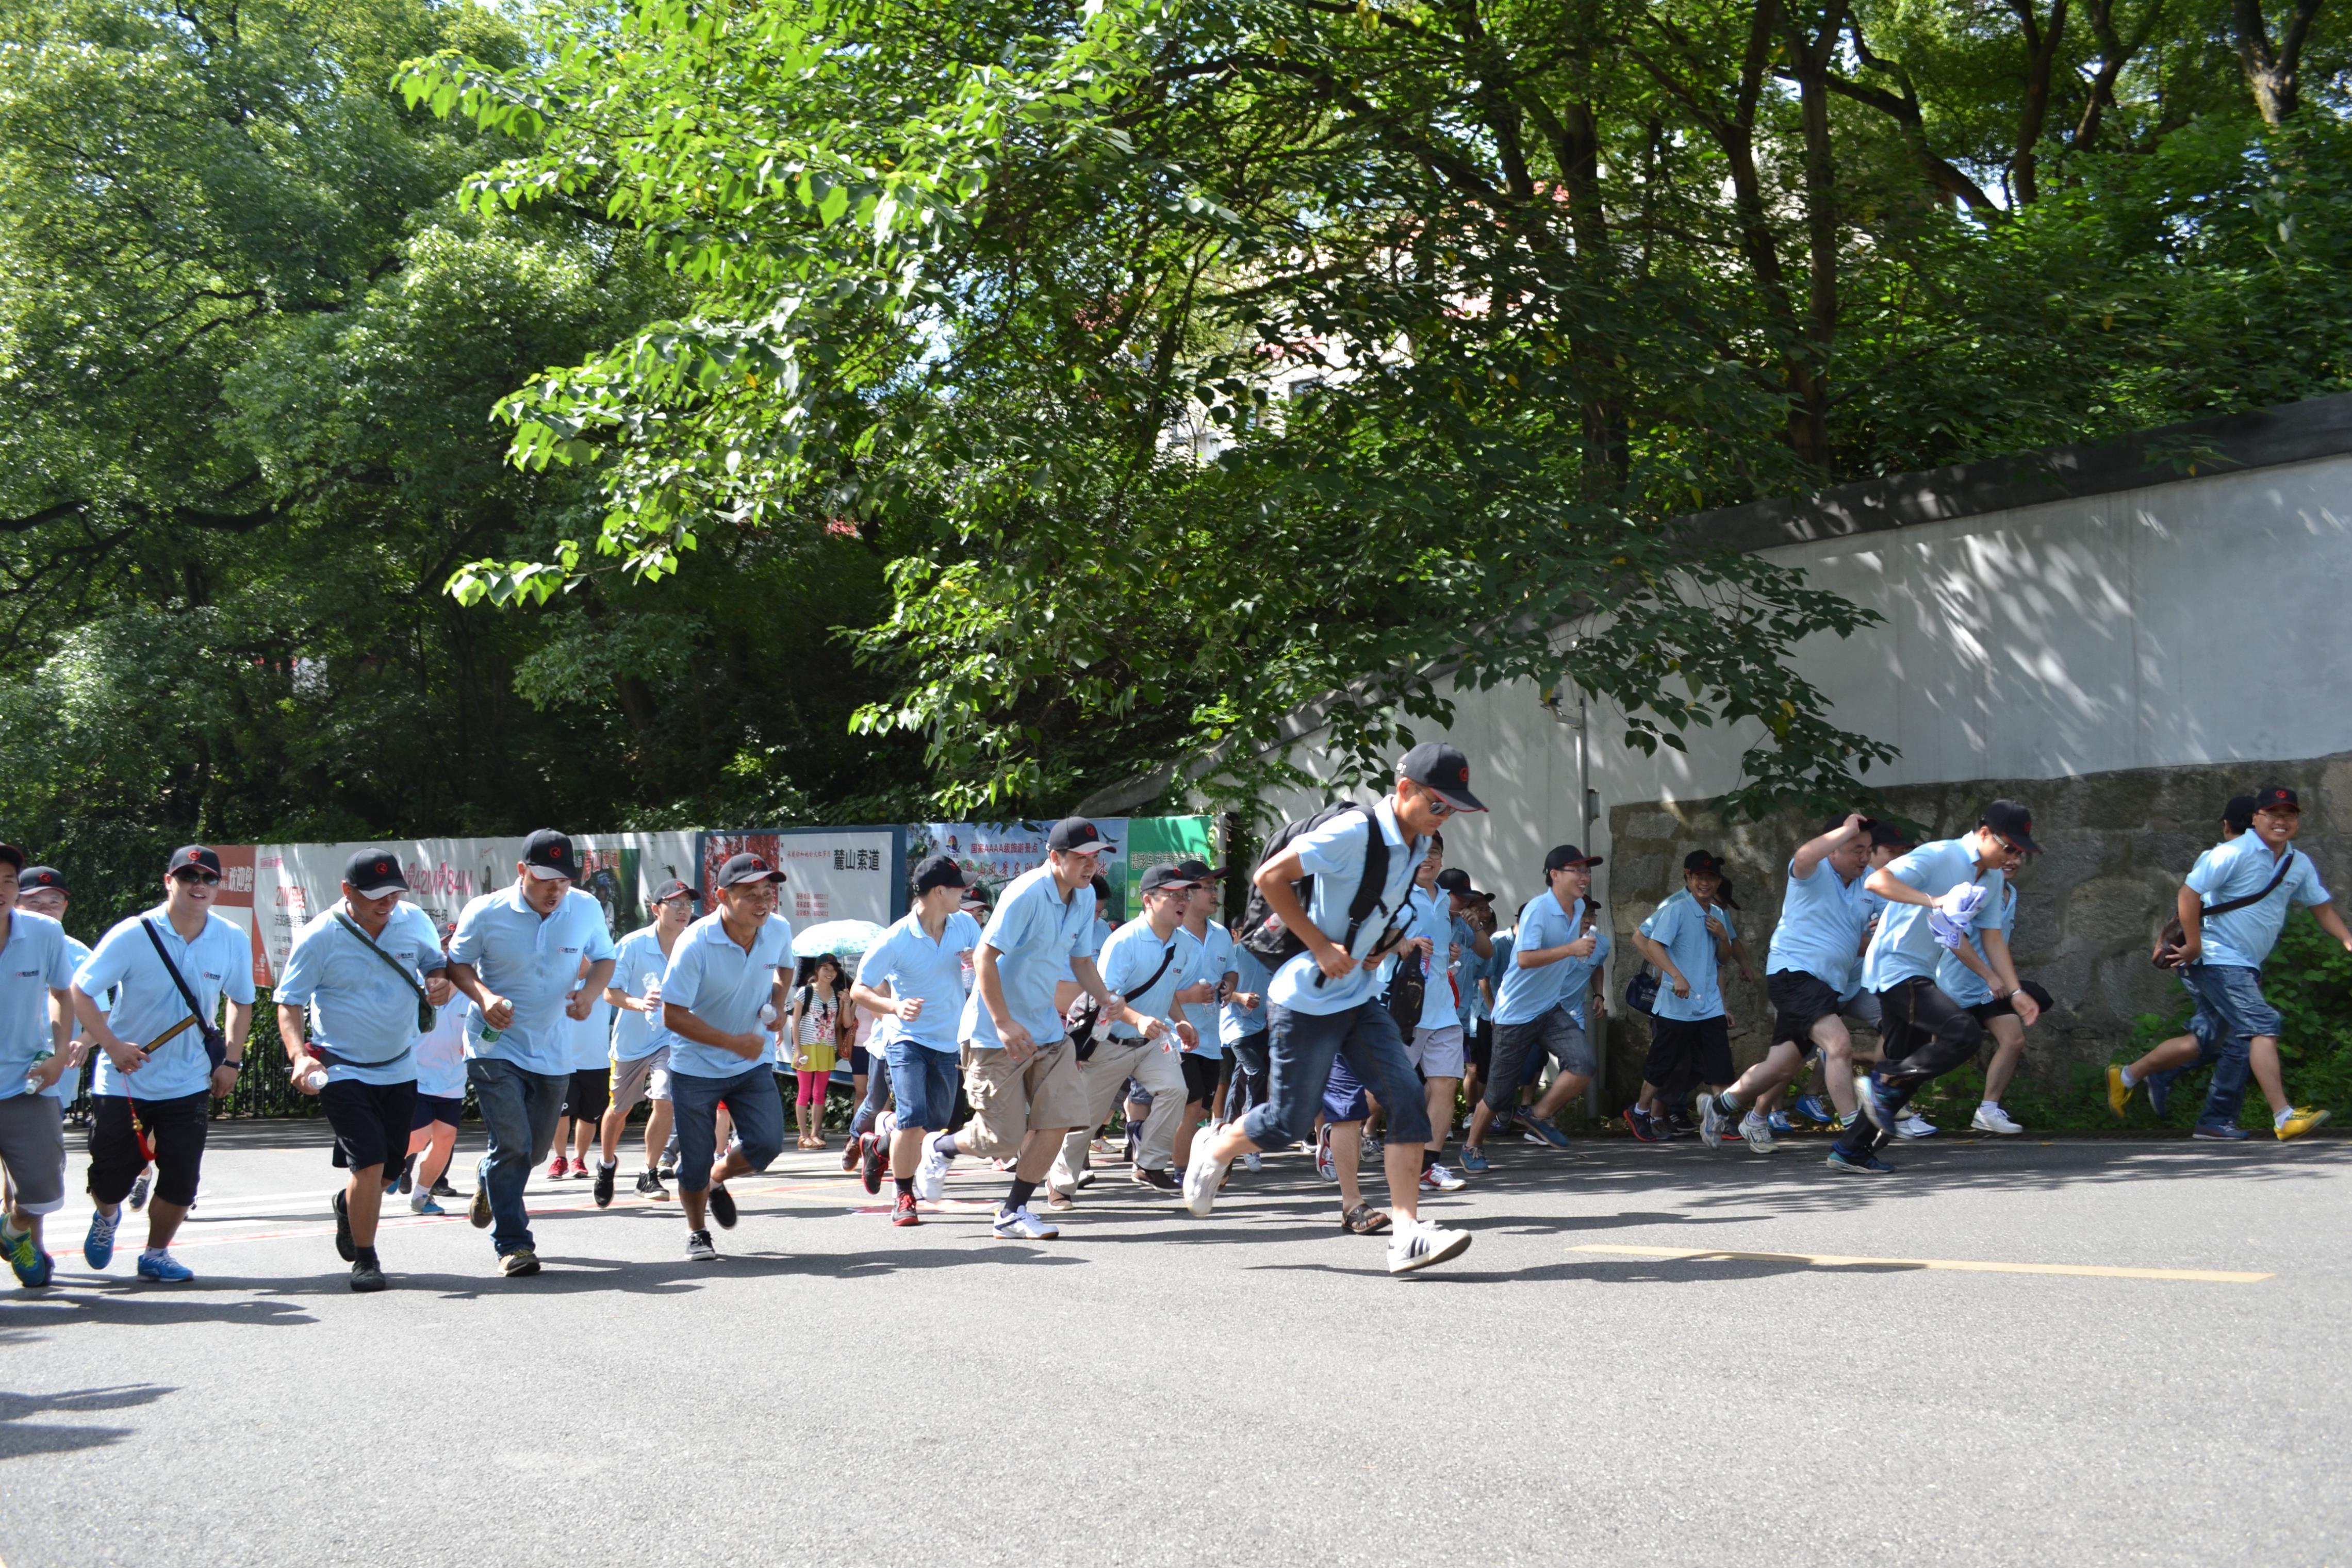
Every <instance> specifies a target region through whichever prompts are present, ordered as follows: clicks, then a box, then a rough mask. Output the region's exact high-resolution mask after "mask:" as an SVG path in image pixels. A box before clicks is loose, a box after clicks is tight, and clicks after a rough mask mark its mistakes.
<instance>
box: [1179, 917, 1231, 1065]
mask: <svg viewBox="0 0 2352 1568" xmlns="http://www.w3.org/2000/svg"><path fill="white" fill-rule="evenodd" d="M1176 929H1177V930H1178V931H1179V932H1181V934H1182V935H1183V937H1184V940H1185V941H1186V942H1187V943H1189V944H1190V945H1191V946H1189V947H1188V949H1187V950H1186V954H1185V958H1184V959H1183V960H1180V962H1185V961H1189V962H1190V963H1191V965H1192V979H1191V980H1190V981H1188V982H1187V983H1188V984H1192V985H1198V984H1200V983H1202V982H1203V981H1206V982H1207V983H1208V984H1209V985H1211V986H1220V985H1223V983H1224V979H1225V977H1226V976H1227V975H1234V974H1239V973H1240V970H1239V969H1238V968H1236V967H1235V965H1236V963H1237V962H1238V959H1237V955H1238V954H1239V953H1240V952H1241V944H1240V943H1238V942H1236V941H1234V934H1233V933H1232V932H1230V931H1228V930H1226V929H1225V928H1224V927H1223V926H1222V925H1218V924H1217V923H1216V922H1215V921H1213V920H1212V921H1210V922H1209V924H1208V925H1207V926H1206V927H1205V928H1204V929H1203V930H1202V933H1201V935H1200V936H1193V935H1192V927H1191V926H1189V925H1179V926H1178V927H1176ZM1240 988H1241V982H1240V981H1238V980H1236V981H1234V989H1236V990H1238V989H1240ZM1186 1007H1187V1009H1188V1010H1187V1011H1186V1012H1185V1014H1184V1017H1185V1019H1186V1021H1187V1022H1189V1023H1191V1024H1192V1032H1193V1033H1195V1034H1197V1035H1199V1036H1200V1037H1201V1045H1200V1049H1199V1050H1197V1051H1193V1052H1192V1054H1193V1055H1195V1056H1201V1057H1206V1058H1209V1059H1211V1060H1213V1061H1223V1060H1224V1055H1225V1030H1224V1024H1223V1020H1222V1019H1218V1020H1216V1027H1214V1028H1211V1027H1210V1023H1211V1014H1212V1013H1213V1012H1214V1011H1217V1010H1219V1009H1220V1005H1219V1004H1218V1003H1216V1002H1191V1003H1187V1004H1186Z"/></svg>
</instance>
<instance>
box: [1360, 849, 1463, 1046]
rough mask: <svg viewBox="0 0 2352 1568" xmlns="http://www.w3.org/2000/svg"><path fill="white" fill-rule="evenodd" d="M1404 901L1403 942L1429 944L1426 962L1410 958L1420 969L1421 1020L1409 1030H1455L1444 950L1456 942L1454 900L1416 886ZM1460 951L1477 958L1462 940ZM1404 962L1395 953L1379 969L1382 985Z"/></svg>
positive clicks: (1440, 891) (1456, 1023)
mask: <svg viewBox="0 0 2352 1568" xmlns="http://www.w3.org/2000/svg"><path fill="white" fill-rule="evenodd" d="M1405 901H1406V903H1407V904H1409V905H1410V906H1411V907H1412V925H1409V926H1408V927H1406V930H1405V936H1406V939H1407V940H1411V939H1412V938H1413V937H1415V936H1426V937H1427V938H1429V944H1430V951H1429V956H1428V957H1427V958H1426V959H1423V958H1421V957H1419V956H1415V957H1414V958H1413V959H1412V962H1413V963H1415V964H1418V965H1420V966H1421V983H1422V991H1421V1017H1419V1018H1418V1019H1414V1020H1413V1027H1414V1028H1416V1029H1454V1028H1457V1027H1459V1019H1458V1017H1457V1009H1455V1007H1454V985H1453V977H1452V974H1451V971H1450V959H1449V956H1448V949H1450V948H1451V947H1452V946H1453V945H1454V942H1455V941H1456V940H1458V938H1457V937H1456V936H1455V935H1454V926H1455V925H1457V924H1458V922H1456V921H1455V920H1454V907H1453V904H1454V901H1453V900H1452V899H1451V898H1449V897H1448V896H1446V894H1445V892H1444V890H1443V889H1438V890H1436V891H1432V890H1430V889H1428V888H1424V887H1422V886H1419V885H1418V884H1416V885H1415V886H1414V888H1413V890H1412V892H1411V893H1408V894H1405ZM1463 948H1464V952H1465V955H1466V956H1470V957H1474V958H1475V956H1477V955H1475V953H1470V952H1469V951H1468V949H1469V944H1468V943H1467V942H1466V941H1465V942H1464V943H1463ZM1404 962H1405V957H1404V955H1402V954H1399V955H1397V956H1395V957H1392V958H1391V959H1389V960H1388V962H1387V963H1386V964H1384V965H1383V966H1381V967H1382V968H1383V970H1385V972H1386V977H1385V979H1384V981H1383V984H1394V983H1395V979H1396V972H1397V969H1398V967H1400V966H1402V964H1403V963H1404Z"/></svg>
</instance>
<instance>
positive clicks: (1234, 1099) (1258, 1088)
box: [1225, 1030, 1266, 1122]
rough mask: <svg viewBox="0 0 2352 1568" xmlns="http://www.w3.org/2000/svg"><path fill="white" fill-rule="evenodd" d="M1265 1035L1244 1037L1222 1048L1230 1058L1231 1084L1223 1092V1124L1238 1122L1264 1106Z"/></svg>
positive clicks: (1257, 1034) (1260, 1032)
mask: <svg viewBox="0 0 2352 1568" xmlns="http://www.w3.org/2000/svg"><path fill="white" fill-rule="evenodd" d="M1265 1039H1266V1037H1265V1030H1259V1031H1258V1032H1257V1033H1255V1034H1245V1035H1244V1036H1242V1037H1241V1039H1239V1040H1234V1042H1233V1043H1232V1044H1230V1045H1228V1046H1226V1047H1225V1054H1226V1055H1227V1056H1229V1057H1231V1058H1233V1061H1234V1081H1233V1084H1232V1086H1231V1087H1230V1088H1228V1089H1227V1090H1226V1092H1225V1120H1226V1121H1228V1122H1238V1121H1240V1120H1241V1119H1242V1118H1243V1117H1244V1116H1245V1115H1247V1114H1248V1113H1250V1111H1251V1109H1252V1108H1253V1107H1255V1106H1258V1105H1263V1104H1265Z"/></svg>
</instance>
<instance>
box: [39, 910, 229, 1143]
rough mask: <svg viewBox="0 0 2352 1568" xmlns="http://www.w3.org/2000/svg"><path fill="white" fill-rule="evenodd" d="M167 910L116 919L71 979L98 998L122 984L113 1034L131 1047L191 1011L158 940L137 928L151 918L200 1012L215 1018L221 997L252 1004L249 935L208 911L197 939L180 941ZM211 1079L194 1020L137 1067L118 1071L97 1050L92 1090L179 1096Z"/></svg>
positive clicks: (149, 1097) (111, 1017) (200, 1089)
mask: <svg viewBox="0 0 2352 1568" xmlns="http://www.w3.org/2000/svg"><path fill="white" fill-rule="evenodd" d="M164 907H165V906H164V905H163V904H157V905H156V906H155V907H154V908H152V909H151V910H148V911H147V912H146V913H145V914H144V915H132V916H131V918H130V919H128V920H123V921H119V922H117V923H116V924H115V925H114V926H113V927H112V928H111V929H110V930H109V931H108V932H107V934H106V935H105V936H101V937H100V938H99V939H98V946H97V947H96V948H95V949H93V950H92V951H91V953H90V956H89V957H88V958H86V959H84V960H83V961H82V966H81V969H80V971H79V973H77V974H76V975H75V976H74V980H73V983H74V984H75V985H77V986H79V987H80V988H82V989H83V990H84V991H85V992H87V993H88V994H89V995H90V996H93V997H95V996H98V995H100V993H102V992H103V991H104V990H105V989H106V988H108V987H109V986H121V988H122V994H121V996H119V997H117V998H115V999H114V1007H113V1009H112V1010H111V1011H110V1013H109V1014H108V1015H107V1018H108V1021H109V1022H110V1024H111V1025H112V1026H113V1029H114V1034H115V1038H116V1039H118V1040H123V1041H125V1042H126V1043H128V1044H131V1045H145V1044H146V1043H147V1042H148V1041H149V1040H153V1039H154V1038H155V1037H156V1036H157V1035H159V1034H161V1033H163V1031H164V1030H167V1029H169V1028H171V1027H172V1026H173V1024H175V1023H177V1022H179V1021H180V1020H181V1019H184V1018H186V1017H187V1016H188V1004H187V1003H186V1002H184V1001H183V1000H181V999H180V988H178V987H177V986H175V985H173V983H172V977H171V975H170V974H169V973H167V972H166V971H165V970H164V967H163V960H162V959H161V958H158V957H157V956H155V948H154V946H153V944H152V943H150V942H149V941H148V940H147V937H146V936H145V935H144V934H143V933H142V932H141V931H140V929H139V925H140V922H142V920H143V921H149V922H152V924H153V926H154V930H155V935H156V936H160V937H162V938H163V951H164V952H166V953H168V954H170V955H171V956H172V962H173V964H175V965H177V966H178V967H179V970H180V977H181V978H182V979H184V980H185V981H187V982H188V989H190V990H192V991H194V993H195V994H196V1008H197V1010H198V1012H199V1014H200V1015H201V1016H202V1017H204V1018H205V1019H207V1020H208V1021H212V1022H215V1023H217V1022H218V1020H219V1018H220V1004H221V998H222V997H223V996H224V995H226V997H227V998H228V999H229V1000H230V1001H232V1002H237V1003H241V1004H242V1005H244V1006H246V1007H251V1006H252V1005H253V941H252V938H250V937H248V936H246V934H245V933H244V932H242V931H240V930H238V929H237V928H236V926H235V925H231V924H230V923H229V921H228V919H227V918H226V916H225V915H220V914H219V913H217V912H216V911H214V910H210V909H207V910H206V911H205V928H204V929H203V930H202V931H199V932H198V933H196V939H195V940H194V942H186V941H183V940H181V937H180V934H179V933H178V932H176V931H174V930H173V929H172V917H171V916H170V915H166V914H165V913H164ZM212 1076H213V1069H212V1061H211V1060H210V1059H209V1058H207V1057H206V1056H205V1041H204V1036H203V1035H202V1034H201V1033H199V1032H198V1031H197V1030H196V1026H195V1025H194V1024H190V1025H189V1026H188V1027H187V1028H185V1029H184V1030H180V1032H179V1033H177V1034H175V1035H173V1037H172V1038H171V1039H170V1040H165V1041H164V1042H163V1046H162V1047H161V1049H159V1050H158V1051H156V1052H155V1053H154V1054H153V1055H152V1056H151V1057H149V1058H148V1059H147V1062H146V1065H144V1066H142V1067H141V1068H140V1069H139V1071H136V1072H131V1073H124V1072H122V1071H119V1070H117V1069H116V1067H115V1065H114V1059H113V1058H112V1057H110V1056H109V1055H107V1054H106V1053H105V1052H104V1051H100V1052H99V1055H98V1077H97V1079H96V1081H95V1082H93V1083H92V1084H91V1086H90V1092H92V1093H95V1094H127V1095H130V1096H131V1098H133V1099H138V1100H178V1099H182V1098H184V1097H185V1096H187V1095H190V1094H201V1093H203V1092H205V1089H207V1088H208V1087H210V1085H211V1083H212Z"/></svg>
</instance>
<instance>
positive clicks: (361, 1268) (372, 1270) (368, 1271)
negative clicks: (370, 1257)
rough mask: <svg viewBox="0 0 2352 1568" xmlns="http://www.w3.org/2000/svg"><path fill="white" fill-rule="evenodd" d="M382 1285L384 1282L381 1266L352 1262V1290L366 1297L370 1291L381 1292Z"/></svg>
mask: <svg viewBox="0 0 2352 1568" xmlns="http://www.w3.org/2000/svg"><path fill="white" fill-rule="evenodd" d="M383 1285H384V1280H383V1264H381V1263H370V1262H354V1263H353V1264H352V1290H354V1291H358V1292H360V1293H361V1294H362V1295H366V1294H367V1293H368V1292H370V1291H381V1290H383Z"/></svg>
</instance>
